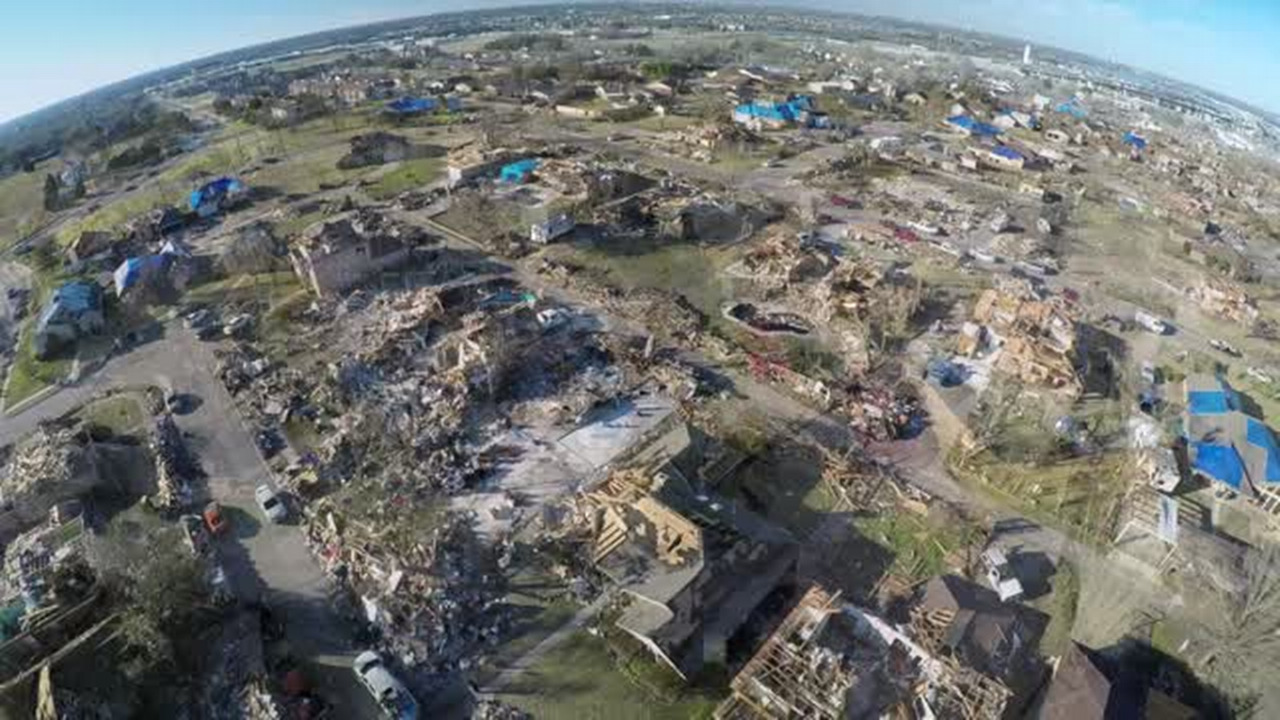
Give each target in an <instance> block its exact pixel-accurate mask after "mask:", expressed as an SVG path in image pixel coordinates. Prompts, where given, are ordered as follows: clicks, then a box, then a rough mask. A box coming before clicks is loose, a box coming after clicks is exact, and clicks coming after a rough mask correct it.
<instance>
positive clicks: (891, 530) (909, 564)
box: [853, 510, 981, 582]
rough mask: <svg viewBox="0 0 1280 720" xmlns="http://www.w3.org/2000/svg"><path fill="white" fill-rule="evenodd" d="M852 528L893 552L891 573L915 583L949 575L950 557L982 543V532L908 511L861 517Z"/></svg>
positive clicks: (951, 521) (959, 523)
mask: <svg viewBox="0 0 1280 720" xmlns="http://www.w3.org/2000/svg"><path fill="white" fill-rule="evenodd" d="M853 525H854V527H855V528H857V529H858V531H859V532H860V533H862V534H863V535H864V536H866V537H867V538H868V539H870V540H872V541H874V542H876V543H878V544H880V545H882V546H884V547H885V548H888V549H889V550H891V551H892V552H893V555H894V559H893V567H892V568H891V570H890V572H892V573H893V574H895V575H897V576H898V577H900V578H902V579H904V580H906V581H907V582H916V581H919V580H924V579H926V578H930V577H933V576H934V575H940V574H942V573H944V572H947V571H948V570H949V568H948V567H947V562H946V559H947V556H948V555H950V554H951V553H955V552H960V551H962V550H963V548H964V547H965V545H968V544H972V543H974V542H975V541H977V540H980V539H981V532H980V531H979V530H978V529H977V528H975V527H973V526H969V525H966V524H964V523H963V522H962V521H959V520H956V519H955V518H950V519H949V520H948V521H945V522H944V521H941V520H937V519H934V518H928V517H922V516H920V515H917V514H915V513H912V512H910V511H906V510H898V511H892V512H886V513H881V514H879V515H872V516H868V517H859V518H856V519H855V520H854V521H853Z"/></svg>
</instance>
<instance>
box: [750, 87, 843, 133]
mask: <svg viewBox="0 0 1280 720" xmlns="http://www.w3.org/2000/svg"><path fill="white" fill-rule="evenodd" d="M813 109H814V100H813V97H811V96H809V95H793V96H791V97H790V98H788V99H787V101H786V102H780V103H773V102H750V103H743V104H742V105H739V106H738V107H736V108H734V111H733V112H734V115H742V116H745V117H752V118H760V119H762V120H774V121H777V122H786V123H793V122H800V119H801V118H802V117H804V115H805V113H810V112H812V111H813ZM820 117H825V116H820ZM819 122H822V121H818V120H817V119H816V118H811V119H810V124H811V125H814V126H818V125H817V123H819ZM826 123H827V124H828V125H829V124H830V120H827V121H826Z"/></svg>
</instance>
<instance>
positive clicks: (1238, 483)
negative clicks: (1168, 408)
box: [1186, 377, 1280, 489]
mask: <svg viewBox="0 0 1280 720" xmlns="http://www.w3.org/2000/svg"><path fill="white" fill-rule="evenodd" d="M1193 388H1194V389H1193ZM1186 432H1187V440H1188V449H1189V450H1190V456H1191V465H1192V467H1193V468H1195V469H1196V471H1198V472H1200V473H1202V474H1204V475H1206V476H1208V477H1210V478H1212V479H1214V480H1216V481H1218V482H1220V483H1223V484H1225V485H1229V486H1230V487H1232V488H1235V489H1240V488H1241V487H1242V486H1243V485H1244V484H1246V481H1248V484H1250V485H1252V486H1253V487H1255V488H1256V487H1259V486H1262V485H1272V484H1277V483H1280V445H1277V442H1276V438H1275V435H1274V434H1273V433H1272V432H1271V429H1270V428H1268V427H1267V426H1266V424H1265V423H1263V422H1262V421H1261V420H1258V419H1257V418H1255V417H1252V416H1250V415H1247V414H1245V413H1244V412H1242V411H1241V403H1240V399H1239V397H1237V396H1236V393H1235V391H1234V390H1232V389H1231V388H1230V386H1228V385H1227V384H1226V383H1225V382H1224V381H1222V380H1221V379H1216V378H1204V377H1195V378H1192V379H1189V380H1188V390H1187V418H1186Z"/></svg>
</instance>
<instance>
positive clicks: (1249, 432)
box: [1245, 418, 1280, 483]
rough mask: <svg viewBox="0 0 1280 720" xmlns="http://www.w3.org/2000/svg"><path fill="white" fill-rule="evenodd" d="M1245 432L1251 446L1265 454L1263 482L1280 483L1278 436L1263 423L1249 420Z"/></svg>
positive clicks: (1252, 419)
mask: <svg viewBox="0 0 1280 720" xmlns="http://www.w3.org/2000/svg"><path fill="white" fill-rule="evenodd" d="M1247 425H1248V427H1247V428H1246V430H1245V439H1246V440H1248V441H1249V444H1250V445H1253V446H1254V447H1256V448H1258V449H1259V450H1261V451H1262V452H1263V453H1264V454H1265V457H1266V459H1265V464H1264V468H1265V470H1264V477H1263V478H1262V480H1263V482H1267V483H1277V482H1280V447H1277V445H1276V436H1275V434H1274V433H1272V432H1271V428H1269V427H1267V426H1266V424H1264V423H1263V422H1261V421H1259V420H1256V419H1254V418H1249V420H1248V422H1247Z"/></svg>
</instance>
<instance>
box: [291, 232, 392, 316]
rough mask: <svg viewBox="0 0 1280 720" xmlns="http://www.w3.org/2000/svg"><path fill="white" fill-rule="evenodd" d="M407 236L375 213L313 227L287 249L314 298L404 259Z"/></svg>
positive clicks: (369, 276) (340, 288) (366, 277)
mask: <svg viewBox="0 0 1280 720" xmlns="http://www.w3.org/2000/svg"><path fill="white" fill-rule="evenodd" d="M405 234H406V230H405V229H404V228H401V227H400V226H399V225H397V224H395V223H393V222H391V221H389V220H387V219H385V218H384V217H383V216H381V215H379V214H377V213H368V212H359V211H357V212H353V213H348V214H346V215H345V216H340V217H338V218H336V219H333V220H327V221H324V222H321V223H319V224H317V225H314V226H312V227H311V228H310V229H309V230H308V231H307V232H306V233H304V234H303V237H302V238H301V239H300V240H299V241H298V242H297V243H295V244H294V245H293V247H291V248H290V249H289V261H290V262H291V263H292V265H293V270H294V272H295V273H297V275H298V277H299V278H300V279H301V280H302V281H303V283H305V284H306V285H307V286H308V287H310V288H311V290H312V292H314V293H315V294H316V295H319V296H324V295H330V294H333V293H340V292H343V291H345V290H348V289H350V288H352V287H355V286H356V285H360V284H362V283H364V282H366V281H368V280H369V279H370V278H372V277H373V276H374V275H376V274H378V273H381V272H384V271H386V270H390V269H392V268H395V267H397V266H399V265H401V264H403V263H404V262H405V261H406V260H408V259H409V252H410V245H409V243H408V242H407V241H408V240H409V238H407V237H405Z"/></svg>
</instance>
